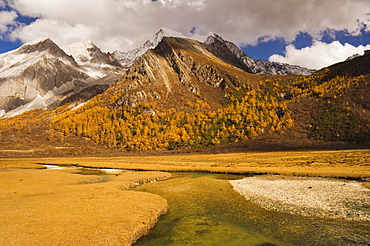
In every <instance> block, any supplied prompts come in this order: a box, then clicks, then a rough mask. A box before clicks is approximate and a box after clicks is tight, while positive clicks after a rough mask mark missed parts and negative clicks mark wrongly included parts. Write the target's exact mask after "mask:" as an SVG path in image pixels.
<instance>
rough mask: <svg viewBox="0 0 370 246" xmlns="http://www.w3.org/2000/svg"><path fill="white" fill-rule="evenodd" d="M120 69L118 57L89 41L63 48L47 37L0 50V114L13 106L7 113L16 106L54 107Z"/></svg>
mask: <svg viewBox="0 0 370 246" xmlns="http://www.w3.org/2000/svg"><path fill="white" fill-rule="evenodd" d="M120 72H121V65H120V64H119V63H118V61H117V60H116V59H115V58H114V57H113V56H112V55H110V54H106V53H103V52H102V51H101V50H100V49H99V48H98V47H97V46H95V45H94V44H93V43H92V42H88V41H87V42H81V43H76V44H72V45H69V46H65V47H63V49H62V48H60V47H59V46H58V45H56V44H55V43H54V42H53V41H52V40H50V39H44V40H41V41H39V42H36V43H27V44H25V45H23V46H22V47H20V48H19V49H17V50H14V51H11V52H7V53H4V54H0V91H1V93H0V110H1V111H2V115H3V114H5V113H4V112H8V111H11V110H13V109H14V110H13V111H14V112H8V113H7V114H8V115H11V116H13V115H16V114H18V113H17V112H16V111H17V110H18V107H24V109H19V113H21V112H24V110H30V109H35V108H48V107H49V108H50V107H56V106H58V105H59V103H60V102H61V101H62V100H64V99H66V98H68V97H70V96H72V95H73V94H74V93H78V92H79V91H80V90H82V89H84V88H87V87H89V86H93V85H96V84H105V85H110V84H112V83H113V82H114V81H116V80H117V74H119V73H120ZM105 87H106V86H105ZM105 87H104V88H105ZM102 88H103V87H102ZM100 93H101V92H100ZM91 95H92V96H94V95H96V93H94V92H92V94H91ZM34 100H35V101H34ZM26 104H32V105H29V106H26Z"/></svg>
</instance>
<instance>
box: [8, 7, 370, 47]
mask: <svg viewBox="0 0 370 246" xmlns="http://www.w3.org/2000/svg"><path fill="white" fill-rule="evenodd" d="M7 3H8V5H9V6H11V7H12V8H13V9H15V10H17V11H18V12H19V13H20V14H22V15H25V16H29V17H38V18H40V20H39V21H36V22H34V23H31V24H30V25H28V26H25V27H19V28H17V30H16V31H15V32H14V33H12V35H11V36H12V37H13V38H18V39H20V40H22V41H23V42H28V41H31V40H32V39H36V38H37V37H38V35H41V34H42V35H43V36H48V37H50V38H52V39H53V40H55V41H56V42H57V43H58V44H61V45H63V44H67V43H70V42H76V41H80V40H82V39H90V40H93V41H94V42H95V43H96V44H97V45H98V46H100V47H102V48H103V49H104V50H111V51H112V50H114V49H121V50H127V49H131V48H134V47H138V46H140V45H141V44H142V43H143V42H144V41H145V40H147V39H148V38H149V37H151V36H152V35H153V34H154V33H155V32H156V31H158V30H159V29H160V28H161V27H168V28H171V29H173V30H176V31H179V32H182V33H184V34H188V35H190V30H192V28H196V29H195V30H197V32H198V34H200V35H208V34H209V33H213V32H216V33H219V34H220V35H221V36H223V37H224V38H225V39H228V40H231V41H233V42H235V43H237V44H240V45H242V44H255V43H256V42H257V40H258V38H259V37H266V38H267V39H268V38H274V37H283V38H285V39H286V40H287V42H290V41H292V40H294V38H295V37H296V35H297V34H298V33H299V32H307V33H308V34H311V35H313V36H314V37H317V38H319V37H320V35H321V34H322V31H323V30H326V29H328V28H329V29H333V30H344V29H346V30H349V31H350V32H352V33H354V34H355V33H356V32H357V33H358V31H359V30H360V28H361V27H363V23H368V24H369V19H370V18H369V15H367V13H370V4H369V0H356V1H353V0H335V1H334V0H310V1H303V0H302V1H297V0H275V1H271V0H259V1H255V0H243V1H240V0H228V1H225V0H158V1H155V2H153V1H151V0H125V1H122V0H96V1H91V0H53V1H45V0H32V1H30V0H8V1H7ZM359 23H360V24H359ZM367 28H370V25H368V26H367Z"/></svg>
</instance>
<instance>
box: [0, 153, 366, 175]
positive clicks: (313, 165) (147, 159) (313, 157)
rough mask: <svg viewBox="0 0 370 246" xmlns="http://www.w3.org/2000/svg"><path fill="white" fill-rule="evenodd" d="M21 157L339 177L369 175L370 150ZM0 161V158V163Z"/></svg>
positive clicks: (64, 162)
mask: <svg viewBox="0 0 370 246" xmlns="http://www.w3.org/2000/svg"><path fill="white" fill-rule="evenodd" d="M22 161H23V162H27V163H29V164H33V165H34V164H35V163H45V164H59V165H79V166H85V167H106V168H122V169H132V170H160V171H209V172H227V173H257V174H258V173H261V174H264V173H268V174H284V175H297V176H319V177H340V178H366V177H370V150H343V151H280V152H263V153H262V152H254V153H228V154H213V155H212V154H183V155H160V156H158V155H156V156H153V155H152V156H121V157H109V158H107V157H84V158H81V157H75V158H42V159H23V160H22ZM2 162H3V161H1V160H0V167H1V163H2Z"/></svg>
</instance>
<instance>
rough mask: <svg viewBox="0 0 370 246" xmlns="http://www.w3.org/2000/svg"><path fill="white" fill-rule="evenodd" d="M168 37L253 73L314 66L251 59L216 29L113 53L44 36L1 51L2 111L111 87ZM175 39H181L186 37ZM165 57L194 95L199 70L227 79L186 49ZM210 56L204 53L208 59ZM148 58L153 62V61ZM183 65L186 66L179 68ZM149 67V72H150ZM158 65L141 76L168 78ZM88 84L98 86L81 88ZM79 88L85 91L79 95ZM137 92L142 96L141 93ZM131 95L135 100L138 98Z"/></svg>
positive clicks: (164, 33)
mask: <svg viewBox="0 0 370 246" xmlns="http://www.w3.org/2000/svg"><path fill="white" fill-rule="evenodd" d="M166 38H173V39H178V40H190V43H192V45H193V47H184V50H186V49H188V48H190V49H193V50H194V49H198V50H197V51H196V52H198V53H199V56H206V57H211V56H213V58H214V57H217V58H218V59H220V60H221V61H222V62H225V63H229V64H231V65H233V66H235V67H236V68H240V69H242V70H244V71H245V72H248V73H251V74H271V75H275V74H290V73H295V74H309V73H312V72H313V71H312V70H309V69H304V68H300V67H297V66H290V65H287V64H277V63H269V62H266V61H255V60H253V59H252V58H250V57H248V56H247V55H246V54H244V52H243V51H241V50H240V49H239V48H238V47H237V46H236V45H235V44H233V43H231V42H229V41H225V40H223V39H222V38H221V37H220V36H218V35H216V34H215V35H213V36H210V37H208V38H207V40H206V42H204V43H201V42H198V41H194V40H193V41H194V42H193V41H191V39H189V38H188V37H185V36H184V35H182V34H181V33H178V32H175V31H172V30H169V29H161V30H160V31H159V32H157V33H156V34H155V35H154V36H153V37H152V38H151V39H149V40H148V41H147V42H145V43H144V44H143V46H142V47H139V48H137V49H134V50H132V51H129V52H119V51H115V52H113V53H112V54H110V53H104V52H102V51H101V50H100V49H99V48H98V47H97V46H96V45H95V44H93V43H92V42H91V41H84V42H80V43H75V44H72V45H67V46H63V47H59V46H58V45H57V44H55V43H54V42H53V41H52V40H51V39H49V38H46V39H40V40H37V41H35V42H32V43H27V44H25V45H23V46H22V47H20V48H18V49H17V50H14V51H10V52H7V53H4V54H0V89H1V92H2V93H1V94H0V116H6V117H11V116H14V115H17V114H20V113H23V112H25V111H27V110H31V109H38V108H41V109H46V108H55V107H57V106H59V105H61V104H62V103H64V102H68V101H69V102H70V101H71V100H67V99H68V98H69V97H71V96H73V98H74V99H73V100H72V101H74V102H75V103H78V102H81V103H82V102H84V101H86V100H89V99H90V98H92V97H93V96H95V95H96V94H94V93H92V94H91V95H90V96H87V94H86V91H89V92H96V93H98V92H99V93H101V91H102V88H107V85H108V87H109V86H110V85H111V84H112V83H113V82H115V81H117V80H118V78H120V77H122V76H124V77H125V78H127V77H130V76H131V75H129V74H130V73H132V71H134V70H136V69H138V68H137V67H136V66H134V67H132V66H133V65H134V64H135V62H136V61H138V60H140V58H141V57H142V56H144V55H145V54H147V53H148V54H149V56H150V54H151V52H153V51H155V50H157V51H155V52H158V51H159V50H161V49H163V47H164V46H165V45H164V44H165V43H166V41H165V42H162V41H163V40H164V39H166ZM178 42H179V43H183V44H184V43H185V41H184V42H182V41H178ZM195 43H196V45H195ZM185 46H186V45H185ZM195 46H196V47H197V48H195ZM157 48H158V49H157ZM162 51H163V50H162ZM166 52H167V51H166ZM180 53H181V52H180ZM166 55H168V54H165V56H166ZM213 58H212V59H213ZM156 59H157V58H155V59H154V60H150V61H146V63H145V64H144V65H145V66H147V67H151V66H155V63H156V61H155V60H156ZM166 59H169V60H168V62H169V63H168V64H170V66H171V67H172V68H171V69H172V70H173V69H174V71H175V73H177V74H176V75H173V76H174V78H176V79H175V80H179V81H180V83H182V84H183V85H184V86H185V87H186V88H187V89H186V90H187V91H188V92H191V93H192V94H193V95H196V94H197V93H198V94H199V92H200V91H201V87H202V86H203V85H202V86H200V85H199V84H197V83H193V82H191V81H194V76H195V75H196V74H197V75H196V76H198V77H197V79H196V80H198V81H199V79H200V80H202V81H203V82H205V81H207V83H209V84H219V85H220V86H224V84H223V82H225V81H226V80H228V79H225V78H226V77H227V76H226V77H223V81H220V80H221V79H220V78H221V77H222V76H220V75H219V74H217V71H215V70H214V68H213V67H211V66H208V68H206V69H204V67H202V69H203V71H202V75H200V72H199V68H197V67H196V66H195V65H194V64H189V62H190V63H191V61H190V60H189V57H188V56H187V54H172V55H171V57H166ZM206 59H208V58H206ZM212 59H211V60H212ZM211 60H209V59H208V62H210V64H211V63H212V61H211ZM151 62H154V63H153V64H151ZM144 65H142V66H144ZM189 66H192V67H189ZM183 68H186V69H185V70H183ZM149 70H150V69H149ZM149 70H148V71H147V75H150V74H151V72H150V71H149ZM160 70H161V69H160ZM161 71H162V72H161V73H160V74H157V75H156V76H158V77H155V76H154V77H153V76H152V78H145V79H146V80H148V79H149V80H151V81H154V80H158V79H160V80H161V81H166V80H168V79H164V78H163V76H162V75H163V74H164V73H163V68H162V70H161ZM184 71H186V72H184ZM125 73H126V74H125ZM166 76H167V75H166ZM171 76H172V75H171ZM227 78H228V77H227ZM170 80H172V78H171V79H170ZM213 80H214V81H213ZM127 83H130V85H129V86H130V87H135V86H137V83H142V81H136V82H135V81H131V82H127ZM100 85H104V86H100ZM168 85H169V83H167V86H166V88H167V89H166V90H165V91H170V90H168V88H169V86H168ZM91 86H97V87H96V88H95V89H93V88H91V89H88V90H85V89H86V88H88V87H91ZM82 90H84V92H83V93H82V94H81V96H78V93H79V92H80V91H82ZM203 91H205V92H206V91H207V90H203ZM153 93H154V94H156V93H157V94H158V92H149V91H147V92H146V95H149V94H153ZM82 95H83V96H82ZM141 96H142V97H143V95H141ZM139 97H140V96H139ZM134 98H135V96H134ZM130 100H134V101H135V100H136V99H129V101H130Z"/></svg>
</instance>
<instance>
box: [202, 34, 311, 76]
mask: <svg viewBox="0 0 370 246" xmlns="http://www.w3.org/2000/svg"><path fill="white" fill-rule="evenodd" d="M204 43H205V44H208V45H210V46H212V47H213V50H214V51H215V52H218V51H217V50H218V49H220V48H221V47H224V48H227V49H228V50H229V51H230V52H231V54H233V55H234V56H236V58H237V59H238V60H239V62H241V63H242V65H241V68H244V69H245V70H246V71H250V72H251V73H255V74H271V75H287V74H299V75H311V74H313V73H314V72H315V70H314V69H308V68H304V67H300V66H296V65H289V64H284V63H277V62H268V61H264V60H254V59H253V58H251V57H249V56H247V55H246V54H245V53H244V52H243V51H242V50H241V49H240V48H239V47H238V46H236V45H235V44H234V43H232V42H230V41H226V40H224V39H223V38H222V37H221V36H219V35H217V34H216V33H215V34H213V35H212V36H209V37H208V38H207V39H206V41H205V42H204ZM218 53H219V52H218ZM226 55H228V56H229V57H228V58H227V59H230V54H226ZM219 56H221V57H222V56H225V54H221V53H219Z"/></svg>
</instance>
